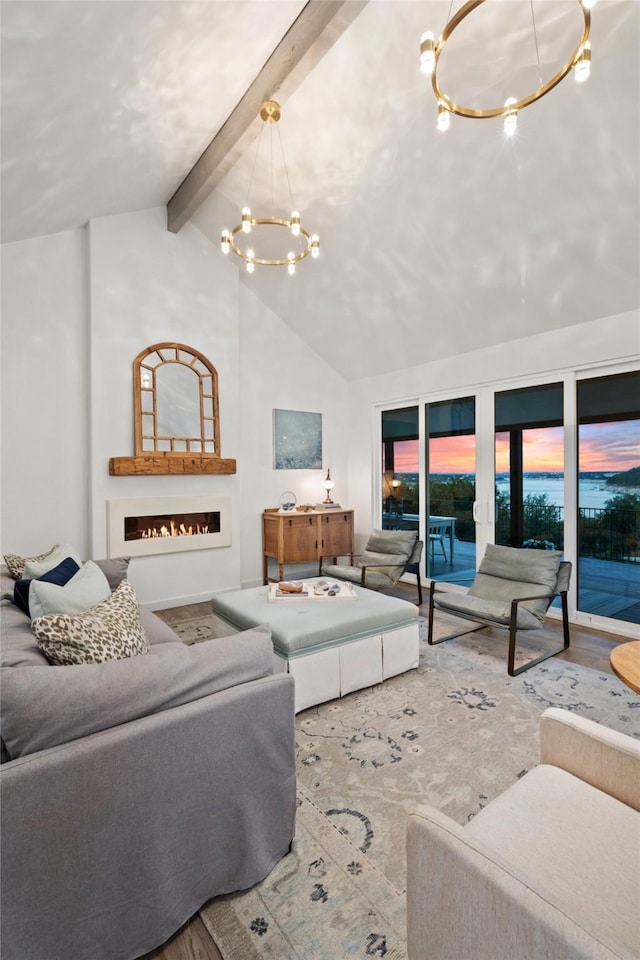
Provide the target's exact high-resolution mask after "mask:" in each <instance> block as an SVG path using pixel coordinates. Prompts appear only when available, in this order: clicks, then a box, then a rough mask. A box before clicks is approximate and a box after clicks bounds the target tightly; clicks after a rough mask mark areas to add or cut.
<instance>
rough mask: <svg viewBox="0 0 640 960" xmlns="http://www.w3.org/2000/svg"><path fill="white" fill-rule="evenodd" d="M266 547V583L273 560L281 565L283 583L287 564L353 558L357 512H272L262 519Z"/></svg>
mask: <svg viewBox="0 0 640 960" xmlns="http://www.w3.org/2000/svg"><path fill="white" fill-rule="evenodd" d="M262 543H263V557H262V572H263V577H264V582H265V583H267V582H268V575H267V574H268V570H267V564H268V561H269V558H272V559H274V560H277V561H278V579H279V580H282V579H283V578H284V565H285V563H310V562H312V561H313V560H319V559H320V557H339V556H343V555H346V554H352V553H353V510H313V511H312V512H310V513H278V510H277V508H275V507H274V508H269V509H267V510H265V511H264V513H263V515H262Z"/></svg>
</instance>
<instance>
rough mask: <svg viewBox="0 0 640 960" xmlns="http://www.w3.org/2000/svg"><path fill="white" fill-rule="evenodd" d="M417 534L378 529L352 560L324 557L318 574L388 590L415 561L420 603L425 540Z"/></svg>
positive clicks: (420, 600) (419, 601)
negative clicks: (421, 566) (342, 561)
mask: <svg viewBox="0 0 640 960" xmlns="http://www.w3.org/2000/svg"><path fill="white" fill-rule="evenodd" d="M417 536H418V535H417V533H416V532H415V530H374V531H373V532H372V534H371V536H370V537H369V540H368V541H367V545H366V547H365V549H364V552H363V553H361V554H355V555H353V556H352V557H350V558H349V559H350V563H348V564H340V563H338V562H337V560H338V559H341V558H339V557H320V564H319V568H318V575H319V576H321V577H322V576H324V577H335V578H336V580H349V581H351V583H358V584H360V586H361V587H367V589H369V590H388V589H389V588H390V587H395V585H396V584H397V582H398V580H400V578H401V577H402V575H403V574H404V573H406V571H407V569H408V568H409V567H412V566H414V564H415V573H416V577H417V587H418V605H420V604H421V603H422V584H421V582H420V560H421V558H422V549H423V546H424V544H423V542H422V540H418V539H417ZM331 561H333V562H331ZM411 572H412V573H413V572H414V571H413V570H412V571H411Z"/></svg>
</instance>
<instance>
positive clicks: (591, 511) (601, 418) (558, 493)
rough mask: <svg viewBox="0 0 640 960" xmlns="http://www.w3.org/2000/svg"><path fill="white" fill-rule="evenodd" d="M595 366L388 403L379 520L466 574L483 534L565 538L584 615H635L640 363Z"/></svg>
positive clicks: (535, 545) (510, 539) (624, 622)
mask: <svg viewBox="0 0 640 960" xmlns="http://www.w3.org/2000/svg"><path fill="white" fill-rule="evenodd" d="M596 373H597V371H591V374H592V375H591V376H587V375H586V374H585V373H583V374H582V376H581V377H578V376H577V375H576V374H575V373H574V372H573V371H569V372H567V373H566V374H565V375H564V376H563V377H562V378H560V377H557V378H556V380H555V382H551V383H540V384H536V385H530V384H529V385H527V386H522V387H521V386H518V385H517V382H515V381H511V383H509V384H504V389H495V388H493V387H492V386H490V385H486V386H484V387H482V388H478V389H477V390H476V391H475V393H474V394H473V395H471V394H470V395H467V396H464V397H456V398H453V399H444V400H442V399H438V400H429V399H427V397H424V398H422V399H421V400H420V401H419V402H417V403H413V404H410V405H408V406H406V407H401V408H397V409H393V410H385V411H382V412H381V418H382V484H381V514H382V520H381V522H382V526H383V527H386V528H389V529H394V528H395V529H411V530H416V531H419V532H420V536H421V539H423V541H424V544H425V561H424V569H423V572H424V573H425V574H426V575H427V576H428V577H431V578H433V579H435V580H448V579H449V580H450V579H458V580H460V579H463V578H467V577H472V576H473V574H474V573H475V570H476V566H477V562H478V560H479V556H478V554H480V555H482V554H483V553H484V547H485V544H487V543H492V542H493V543H498V544H504V545H507V546H512V547H526V548H529V549H538V550H560V551H562V552H563V554H564V557H565V559H567V560H569V561H571V562H572V563H573V576H572V583H571V589H570V592H569V604H570V614H571V616H572V617H573V618H575V619H576V621H578V622H582V623H587V624H588V623H593V624H597V625H598V626H599V627H602V628H603V629H616V630H618V631H619V632H620V633H623V634H625V635H626V634H628V633H630V632H631V630H632V628H631V627H630V626H629V625H630V624H636V623H640V372H638V371H632V372H619V373H616V374H607V375H606V376H604V375H602V376H598V375H596ZM606 620H610V621H611V624H610V625H607V624H606V622H605V621H606ZM600 621H601V622H600ZM616 624H617V626H616Z"/></svg>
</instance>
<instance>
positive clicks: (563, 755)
mask: <svg viewBox="0 0 640 960" xmlns="http://www.w3.org/2000/svg"><path fill="white" fill-rule="evenodd" d="M407 939H408V957H409V960H613V958H616V960H638V957H639V956H640V742H639V741H637V740H635V739H634V738H633V737H629V736H626V735H625V734H622V733H618V732H617V731H614V730H610V729H608V728H607V727H603V726H601V725H600V724H597V723H595V722H594V721H593V720H587V719H585V718H584V717H580V716H576V715H575V714H573V713H570V712H568V711H566V710H559V709H557V708H555V707H553V708H550V709H548V710H546V711H545V712H544V713H543V715H542V718H541V722H540V765H539V766H537V767H535V768H534V769H533V770H531V771H529V773H527V774H526V775H525V776H524V777H522V778H521V779H520V780H518V781H517V782H516V783H515V784H513V786H511V787H509V788H508V789H507V790H506V791H505V792H504V793H503V794H501V795H500V796H499V797H497V798H496V799H495V800H492V801H491V803H489V804H488V805H487V806H486V807H485V808H484V809H483V810H481V811H480V813H478V814H477V815H476V816H475V817H473V818H472V819H471V820H470V821H469V823H467V824H466V825H465V826H464V827H461V826H459V825H458V824H457V823H455V822H454V821H453V820H451V819H450V818H449V817H447V816H445V815H444V814H442V813H440V812H438V811H437V810H434V809H432V808H430V807H422V808H419V809H418V810H417V811H416V812H415V813H412V814H410V816H409V819H408V824H407Z"/></svg>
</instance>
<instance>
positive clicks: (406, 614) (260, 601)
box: [211, 586, 419, 712]
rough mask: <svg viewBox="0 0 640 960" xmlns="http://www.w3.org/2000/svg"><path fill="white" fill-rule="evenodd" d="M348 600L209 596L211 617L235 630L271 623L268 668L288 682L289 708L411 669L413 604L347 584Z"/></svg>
mask: <svg viewBox="0 0 640 960" xmlns="http://www.w3.org/2000/svg"><path fill="white" fill-rule="evenodd" d="M354 592H355V593H356V599H355V600H353V599H341V598H340V599H339V598H323V599H318V600H315V599H312V600H296V599H287V600H282V601H275V602H274V601H271V602H270V601H269V600H268V586H261V587H252V588H250V589H248V590H228V591H225V592H224V593H218V594H216V595H215V596H214V597H213V599H212V601H211V607H212V610H213V613H214V616H215V617H217V618H218V619H219V620H221V621H222V622H223V623H224V624H225V625H227V626H231V627H233V628H235V629H236V630H247V629H249V628H250V627H254V626H256V625H257V624H260V623H266V624H268V625H269V627H270V628H271V636H272V640H273V650H274V663H275V669H276V671H282V672H284V671H288V672H289V673H291V674H292V675H293V676H294V678H295V681H296V712H298V711H300V710H304V709H306V708H307V707H310V706H313V705H314V704H316V703H324V702H325V701H326V700H333V699H335V698H336V697H342V696H344V695H345V694H346V693H350V692H351V691H353V690H360V689H362V688H363V687H369V686H372V685H373V684H375V683H381V682H382V680H386V679H387V677H393V676H395V675H396V674H398V673H404V671H405V670H410V669H412V668H413V667H417V666H418V653H419V637H418V608H417V607H416V606H415V604H413V603H409V602H407V601H406V600H399V599H398V598H397V597H389V596H386V595H385V594H382V593H376V592H374V591H373V590H366V589H364V588H363V587H358V586H354Z"/></svg>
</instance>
